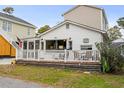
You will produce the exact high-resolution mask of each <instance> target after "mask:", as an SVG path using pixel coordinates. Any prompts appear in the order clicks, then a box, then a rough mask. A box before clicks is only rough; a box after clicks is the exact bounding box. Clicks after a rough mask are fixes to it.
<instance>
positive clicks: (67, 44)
mask: <svg viewBox="0 0 124 93" xmlns="http://www.w3.org/2000/svg"><path fill="white" fill-rule="evenodd" d="M68 48H69V43H68V39H66V49H68Z"/></svg>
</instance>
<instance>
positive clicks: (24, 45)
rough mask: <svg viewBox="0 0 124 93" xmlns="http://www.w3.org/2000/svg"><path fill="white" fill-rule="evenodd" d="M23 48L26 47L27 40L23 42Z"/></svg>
mask: <svg viewBox="0 0 124 93" xmlns="http://www.w3.org/2000/svg"><path fill="white" fill-rule="evenodd" d="M23 49H27V41H24V42H23Z"/></svg>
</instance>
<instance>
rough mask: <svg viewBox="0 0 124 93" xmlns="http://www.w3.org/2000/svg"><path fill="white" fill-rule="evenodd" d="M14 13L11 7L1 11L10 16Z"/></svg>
mask: <svg viewBox="0 0 124 93" xmlns="http://www.w3.org/2000/svg"><path fill="white" fill-rule="evenodd" d="M13 11H14V9H13V8H12V7H6V8H4V9H3V12H5V13H7V14H12V13H13Z"/></svg>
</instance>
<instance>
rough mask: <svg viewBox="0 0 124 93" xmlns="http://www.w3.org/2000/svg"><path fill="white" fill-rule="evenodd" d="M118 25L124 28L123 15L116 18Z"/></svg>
mask: <svg viewBox="0 0 124 93" xmlns="http://www.w3.org/2000/svg"><path fill="white" fill-rule="evenodd" d="M117 23H118V25H119V26H120V27H121V28H123V29H124V17H121V18H119V19H118V20H117Z"/></svg>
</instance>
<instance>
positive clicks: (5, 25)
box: [2, 21, 12, 32]
mask: <svg viewBox="0 0 124 93" xmlns="http://www.w3.org/2000/svg"><path fill="white" fill-rule="evenodd" d="M2 29H3V30H4V31H9V32H10V31H12V23H11V22H8V21H3V25H2Z"/></svg>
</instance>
